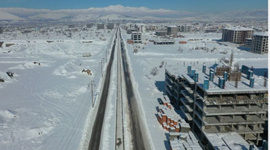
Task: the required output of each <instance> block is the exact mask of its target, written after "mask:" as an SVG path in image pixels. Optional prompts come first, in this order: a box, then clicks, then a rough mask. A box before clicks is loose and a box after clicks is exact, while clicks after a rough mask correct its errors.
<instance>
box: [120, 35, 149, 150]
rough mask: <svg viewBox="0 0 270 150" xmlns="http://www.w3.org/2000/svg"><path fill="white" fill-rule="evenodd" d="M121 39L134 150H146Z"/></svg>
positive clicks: (122, 44)
mask: <svg viewBox="0 0 270 150" xmlns="http://www.w3.org/2000/svg"><path fill="white" fill-rule="evenodd" d="M120 38H121V53H122V63H123V64H122V65H123V69H124V78H125V84H126V95H127V99H128V105H129V110H130V111H129V112H130V114H129V115H130V126H131V134H132V144H133V149H134V150H145V149H146V148H145V143H144V140H143V134H142V130H141V127H140V121H141V120H140V118H139V115H140V113H138V112H139V110H138V103H137V100H136V99H135V96H134V92H133V85H132V82H131V80H130V73H129V65H128V62H127V58H126V53H125V49H124V43H123V42H122V37H121V34H120Z"/></svg>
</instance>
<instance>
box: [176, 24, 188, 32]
mask: <svg viewBox="0 0 270 150" xmlns="http://www.w3.org/2000/svg"><path fill="white" fill-rule="evenodd" d="M178 28H179V31H180V32H191V26H188V25H184V26H179V27H178Z"/></svg>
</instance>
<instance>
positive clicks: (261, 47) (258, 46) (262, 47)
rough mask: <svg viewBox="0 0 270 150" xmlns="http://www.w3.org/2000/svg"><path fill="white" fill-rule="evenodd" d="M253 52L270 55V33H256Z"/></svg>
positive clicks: (253, 40)
mask: <svg viewBox="0 0 270 150" xmlns="http://www.w3.org/2000/svg"><path fill="white" fill-rule="evenodd" d="M251 52H254V53H259V54H265V53H268V33H267V32H263V33H255V34H254V35H253V39H252V46H251Z"/></svg>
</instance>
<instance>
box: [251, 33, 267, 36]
mask: <svg viewBox="0 0 270 150" xmlns="http://www.w3.org/2000/svg"><path fill="white" fill-rule="evenodd" d="M253 35H258V36H267V37H268V32H255V33H254V34H253Z"/></svg>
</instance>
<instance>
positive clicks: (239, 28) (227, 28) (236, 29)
mask: <svg viewBox="0 0 270 150" xmlns="http://www.w3.org/2000/svg"><path fill="white" fill-rule="evenodd" d="M224 29H226V30H233V31H249V30H253V29H252V28H245V27H226V28H224Z"/></svg>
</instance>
